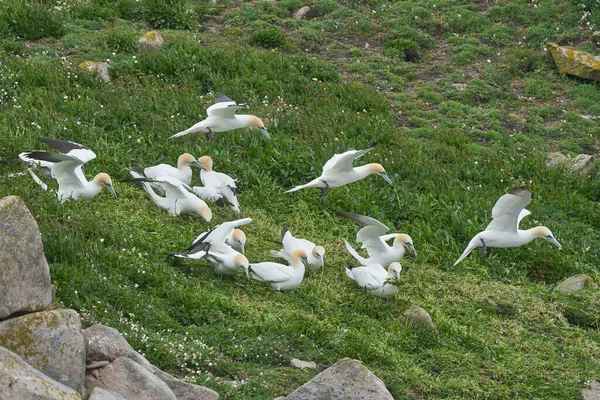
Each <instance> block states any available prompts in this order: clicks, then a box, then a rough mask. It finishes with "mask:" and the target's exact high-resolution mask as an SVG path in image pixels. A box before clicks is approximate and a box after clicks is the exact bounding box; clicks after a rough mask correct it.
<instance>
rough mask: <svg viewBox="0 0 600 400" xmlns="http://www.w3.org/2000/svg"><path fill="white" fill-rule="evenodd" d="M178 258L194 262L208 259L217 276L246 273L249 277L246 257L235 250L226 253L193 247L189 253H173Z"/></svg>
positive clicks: (248, 264)
mask: <svg viewBox="0 0 600 400" xmlns="http://www.w3.org/2000/svg"><path fill="white" fill-rule="evenodd" d="M171 255H173V256H175V257H178V258H189V259H194V260H200V259H206V260H208V261H210V262H212V263H213V264H214V266H215V273H216V274H217V275H235V274H237V273H239V272H242V271H244V273H245V274H246V276H247V277H249V275H248V267H249V266H250V263H249V261H248V259H247V258H246V256H244V255H243V254H241V253H238V252H237V251H235V250H233V249H231V248H230V249H229V250H228V251H227V252H225V253H220V252H215V251H206V250H201V249H200V247H195V246H192V247H191V248H190V250H189V252H188V253H171Z"/></svg>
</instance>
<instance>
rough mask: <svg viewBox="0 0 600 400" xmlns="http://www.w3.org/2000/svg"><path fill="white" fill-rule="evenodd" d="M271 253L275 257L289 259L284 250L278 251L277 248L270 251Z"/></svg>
mask: <svg viewBox="0 0 600 400" xmlns="http://www.w3.org/2000/svg"><path fill="white" fill-rule="evenodd" d="M269 255H270V256H271V257H275V258H283V259H284V260H287V258H286V257H285V254H284V252H283V251H281V250H280V251H277V250H271V251H269Z"/></svg>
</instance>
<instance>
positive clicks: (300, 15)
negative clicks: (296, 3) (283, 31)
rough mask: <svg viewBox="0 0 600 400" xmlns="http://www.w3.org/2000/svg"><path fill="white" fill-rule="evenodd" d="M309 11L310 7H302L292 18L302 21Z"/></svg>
mask: <svg viewBox="0 0 600 400" xmlns="http://www.w3.org/2000/svg"><path fill="white" fill-rule="evenodd" d="M309 11H310V7H309V6H304V7H302V8H301V9H299V10H298V11H296V14H294V18H296V19H302V18H304V17H306V14H308V13H309Z"/></svg>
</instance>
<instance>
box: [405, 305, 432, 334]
mask: <svg viewBox="0 0 600 400" xmlns="http://www.w3.org/2000/svg"><path fill="white" fill-rule="evenodd" d="M404 315H405V316H406V319H407V320H408V321H409V323H410V324H411V325H412V326H424V327H426V328H429V329H431V330H432V331H435V332H437V327H436V326H435V324H434V323H433V320H432V319H431V315H429V313H428V312H427V311H425V310H424V309H423V308H421V307H419V306H412V307H410V308H409V309H408V310H406V312H405V313H404Z"/></svg>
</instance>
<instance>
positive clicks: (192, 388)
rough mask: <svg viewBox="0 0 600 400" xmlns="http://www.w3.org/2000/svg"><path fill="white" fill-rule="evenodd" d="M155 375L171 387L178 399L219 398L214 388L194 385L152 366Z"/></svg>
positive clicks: (204, 399) (203, 399)
mask: <svg viewBox="0 0 600 400" xmlns="http://www.w3.org/2000/svg"><path fill="white" fill-rule="evenodd" d="M152 367H153V370H154V375H155V376H156V377H158V378H160V379H161V380H162V381H163V382H164V383H166V384H167V386H169V388H171V390H172V391H173V393H174V394H175V397H177V400H217V399H218V398H219V394H218V393H217V392H215V391H214V390H212V389H209V388H206V387H204V386H199V385H192V384H191V383H185V382H183V381H180V380H179V379H177V378H175V377H174V376H171V375H169V374H167V373H166V372H164V371H161V370H160V369H158V368H156V367H155V366H152Z"/></svg>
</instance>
